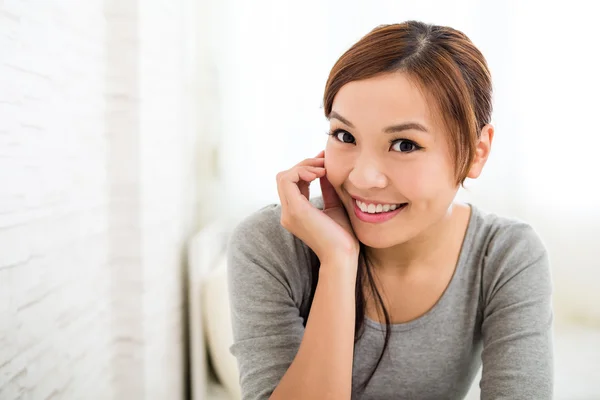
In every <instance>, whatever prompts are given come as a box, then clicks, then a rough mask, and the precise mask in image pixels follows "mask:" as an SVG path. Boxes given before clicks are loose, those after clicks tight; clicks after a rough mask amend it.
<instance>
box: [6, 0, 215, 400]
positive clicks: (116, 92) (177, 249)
mask: <svg viewBox="0 0 600 400" xmlns="http://www.w3.org/2000/svg"><path fill="white" fill-rule="evenodd" d="M199 12H200V9H199V7H197V6H196V2H194V1H192V0H181V1H176V2H174V1H166V0H162V1H161V0H154V1H145V2H137V1H133V0H127V1H123V0H105V1H102V0H89V1H85V2H68V3H66V2H61V1H45V2H21V1H2V2H0V398H2V399H7V400H9V399H17V398H31V399H44V398H51V397H52V398H65V399H110V398H115V399H134V398H147V399H165V398H169V399H171V398H173V399H176V398H182V397H183V395H184V393H185V385H186V383H185V373H184V372H185V362H186V361H185V358H186V349H185V345H184V341H185V325H184V322H183V321H184V313H185V298H184V295H185V292H184V290H185V285H184V281H183V279H184V273H185V263H184V257H185V242H186V240H187V238H188V237H189V235H190V234H191V233H193V232H194V231H195V229H196V228H197V227H198V225H199V223H200V222H201V219H202V215H201V214H200V208H199V199H200V197H199V196H200V194H202V195H205V196H209V194H210V193H209V192H208V191H206V190H205V187H203V186H201V184H200V183H201V182H202V178H203V177H204V178H206V180H208V181H210V179H208V178H210V175H208V174H207V172H203V173H202V174H201V173H200V168H202V164H200V165H199V162H198V161H197V160H198V155H199V154H200V155H201V154H202V153H201V152H200V151H199V150H198V148H199V145H200V142H199V140H200V139H199V138H200V136H199V133H200V129H202V128H204V126H203V125H202V124H201V123H200V121H199V119H198V118H196V117H195V114H194V107H195V103H197V102H198V99H197V97H198V92H197V91H196V89H197V87H198V82H197V81H196V78H195V76H197V73H196V72H194V71H196V70H198V69H201V68H199V63H200V62H199V53H198V51H197V49H198V48H199V47H198V46H197V44H196V40H197V39H198V38H197V37H196V36H195V35H196V34H197V33H198V32H199V28H197V26H198V25H199V22H200V20H199V17H198V13H199ZM207 177H208V178H207Z"/></svg>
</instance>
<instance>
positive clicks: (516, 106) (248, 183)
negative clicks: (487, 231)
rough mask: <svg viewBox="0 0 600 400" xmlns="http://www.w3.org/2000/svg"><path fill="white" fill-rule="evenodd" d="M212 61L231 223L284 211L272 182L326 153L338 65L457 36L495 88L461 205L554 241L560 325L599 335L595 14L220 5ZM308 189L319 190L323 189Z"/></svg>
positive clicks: (458, 6) (554, 7)
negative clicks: (399, 29)
mask: <svg viewBox="0 0 600 400" xmlns="http://www.w3.org/2000/svg"><path fill="white" fill-rule="evenodd" d="M225 4H226V6H225V7H226V9H227V10H228V13H227V15H226V18H223V19H222V20H220V23H219V26H220V32H221V34H220V38H221V40H222V41H223V45H222V46H221V49H222V50H221V52H219V53H218V60H219V66H220V71H222V74H221V77H220V80H219V82H220V84H219V90H220V92H221V101H220V110H221V118H222V123H223V133H222V135H221V136H220V138H221V142H220V143H221V168H222V170H223V178H224V183H223V184H224V191H223V196H224V201H223V204H226V209H227V213H228V214H236V215H238V216H243V215H246V214H248V213H249V212H251V211H253V210H255V209H257V208H259V207H261V206H262V205H264V204H267V203H271V202H277V201H278V196H277V190H276V185H275V175H276V174H277V172H279V171H281V170H283V169H287V168H290V167H291V166H293V165H294V164H296V163H297V162H299V161H301V160H302V159H304V158H306V157H310V156H312V155H314V154H316V153H317V152H318V151H319V150H321V149H322V148H323V147H324V145H325V140H326V136H325V134H324V132H325V131H326V130H327V128H328V125H327V123H326V121H325V119H324V116H323V110H322V95H323V89H324V86H325V82H326V79H327V76H328V74H329V70H330V68H331V67H332V66H333V64H334V62H335V61H336V59H337V58H338V57H339V56H340V55H341V54H342V53H343V52H344V51H345V50H346V49H347V48H348V47H350V46H351V45H352V44H353V43H354V42H356V41H357V40H358V39H359V38H360V37H361V36H363V35H364V34H366V33H367V32H368V31H370V30H371V29H373V28H374V27H375V26H377V25H379V24H382V23H392V22H401V21H404V20H408V19H418V20H423V21H425V22H430V23H435V24H442V25H449V26H453V27H455V28H458V29H460V30H463V31H464V32H465V33H466V34H467V35H468V36H469V37H470V38H471V39H472V40H473V41H474V43H475V44H476V45H477V46H478V47H479V48H480V49H481V50H482V52H483V53H484V55H485V56H486V58H487V60H488V63H489V65H490V68H491V71H492V76H493V80H494V91H495V94H494V97H495V104H494V107H495V109H494V116H493V122H494V125H495V127H496V135H495V139H494V148H493V152H492V156H491V158H490V160H489V162H488V164H487V165H486V168H485V171H484V174H483V176H482V177H481V178H480V179H478V180H476V181H470V182H467V188H468V189H469V190H468V191H462V192H461V193H460V195H459V197H460V198H461V199H463V200H468V201H472V202H474V203H475V204H477V205H479V206H480V207H482V208H485V209H487V210H489V211H492V212H496V213H499V214H503V215H508V216H514V217H518V218H522V219H525V220H527V221H529V222H530V223H532V224H533V225H534V227H535V228H537V230H538V232H539V233H540V235H541V236H542V237H543V239H544V240H545V241H546V244H547V246H548V248H549V251H550V256H551V259H552V262H553V274H554V280H555V294H556V297H555V299H556V310H557V316H558V317H559V318H566V319H577V320H586V321H592V322H593V321H595V322H593V323H595V324H600V292H598V291H597V289H596V286H597V282H598V281H600V252H599V251H598V246H597V245H596V244H595V239H596V238H597V237H598V234H599V233H600V206H598V204H600V180H598V178H597V174H598V172H600V158H599V157H598V156H597V155H596V153H597V149H598V147H600V128H599V126H598V124H597V123H596V122H595V120H594V116H595V113H596V112H597V110H598V109H599V108H600V101H599V100H598V96H597V93H598V92H599V91H600V78H599V76H598V74H597V73H596V72H595V68H596V66H597V65H598V57H597V55H596V54H597V52H595V51H594V50H595V48H596V47H597V43H596V41H595V37H596V36H597V34H596V31H595V28H594V26H595V22H596V19H597V15H598V14H597V12H595V11H594V6H593V5H590V4H589V3H585V2H583V1H579V0H577V1H572V2H555V3H548V2H542V1H539V0H535V1H527V2H519V1H507V2H488V1H483V0H462V1H451V2H448V1H435V0H430V1H419V2H398V1H392V0H389V1H388V0H378V1H374V2H369V3H368V4H367V3H365V2H359V1H341V0H329V1H326V2H323V1H316V0H309V1H305V2H301V3H298V2H281V1H276V0H260V1H254V2H251V3H248V2H245V1H242V0H226V1H225ZM314 191H315V192H318V185H315V187H314Z"/></svg>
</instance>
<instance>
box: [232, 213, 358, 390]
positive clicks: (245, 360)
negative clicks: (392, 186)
mask: <svg viewBox="0 0 600 400" xmlns="http://www.w3.org/2000/svg"><path fill="white" fill-rule="evenodd" d="M268 213H270V214H271V215H270V217H269V218H268V221H264V219H265V216H267V214H268ZM260 215H262V217H260ZM265 222H268V223H266V224H265ZM297 250H298V241H297V239H293V236H292V235H291V234H289V233H288V232H287V231H285V230H284V229H283V228H282V227H281V226H280V225H279V216H278V215H275V212H273V210H271V211H268V212H267V213H265V212H262V213H260V214H258V215H257V216H255V217H252V218H250V219H249V220H247V221H245V222H244V223H243V224H241V225H240V226H239V227H238V228H237V229H236V231H235V232H234V234H233V236H232V239H231V241H230V250H229V262H228V276H229V292H230V298H231V311H232V323H233V330H234V332H233V333H234V344H233V346H232V347H231V352H232V354H233V355H234V356H235V357H236V359H237V362H238V367H239V373H240V385H241V389H242V398H243V399H244V400H246V399H253V400H254V399H267V398H269V396H271V398H273V399H286V400H287V399H316V398H318V399H326V398H332V399H333V398H335V399H349V398H350V391H351V378H352V357H353V346H354V312H355V311H354V307H355V303H354V287H355V279H356V265H345V264H347V263H348V262H346V261H340V262H339V263H337V264H323V265H321V268H320V273H319V283H318V285H317V289H316V292H315V296H314V299H313V304H312V308H311V312H310V317H309V318H308V321H307V323H306V329H304V326H303V320H302V317H301V316H300V311H299V307H298V304H299V300H296V301H295V300H294V298H293V296H292V293H293V292H294V284H295V283H297V282H298V281H300V280H302V275H301V274H300V273H301V272H303V271H299V272H298V271H297V270H299V269H301V268H303V267H304V268H306V269H308V268H309V265H308V263H307V260H305V259H304V258H303V257H302V255H301V254H298V252H297ZM300 253H301V252H300ZM298 264H300V265H298ZM306 273H308V271H306ZM299 291H300V289H297V288H296V292H299ZM297 303H298V304H297Z"/></svg>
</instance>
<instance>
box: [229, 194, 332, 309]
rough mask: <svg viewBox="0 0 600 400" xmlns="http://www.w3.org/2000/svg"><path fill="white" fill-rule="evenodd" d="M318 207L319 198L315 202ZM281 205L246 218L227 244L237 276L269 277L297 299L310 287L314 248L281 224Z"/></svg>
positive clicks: (232, 273)
mask: <svg viewBox="0 0 600 400" xmlns="http://www.w3.org/2000/svg"><path fill="white" fill-rule="evenodd" d="M312 202H313V204H315V206H317V207H318V206H319V204H320V203H319V200H318V199H315V200H314V201H312ZM280 221H281V205H279V204H269V205H267V206H265V207H263V208H261V209H259V210H257V211H255V212H253V213H252V214H250V215H249V216H247V217H246V218H244V219H243V220H242V221H241V222H240V223H239V224H238V225H237V226H236V227H235V229H234V230H233V231H232V234H231V236H230V238H229V243H228V250H227V252H228V269H229V273H230V275H231V276H232V277H235V279H240V280H250V275H260V276H268V277H270V278H269V279H275V280H277V281H279V282H280V283H281V284H283V285H284V286H285V287H286V288H287V289H288V290H289V292H290V294H291V295H292V296H293V297H294V298H295V299H296V300H298V301H301V300H302V298H303V297H302V296H303V293H304V292H306V290H308V289H309V288H310V287H309V282H310V279H311V266H312V265H314V264H315V263H316V262H317V260H316V256H315V255H314V253H313V252H312V250H311V249H310V248H309V247H308V246H306V244H304V242H302V241H301V240H300V239H298V238H297V237H295V236H294V235H293V234H291V233H290V232H289V231H287V230H286V229H285V228H284V227H283V226H282V225H281V222H280Z"/></svg>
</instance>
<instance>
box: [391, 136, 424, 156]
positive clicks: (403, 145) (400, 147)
mask: <svg viewBox="0 0 600 400" xmlns="http://www.w3.org/2000/svg"><path fill="white" fill-rule="evenodd" d="M419 149H420V147H419V146H418V145H417V144H416V143H415V142H411V141H410V140H405V139H401V140H396V141H395V142H394V143H393V144H392V150H394V151H399V152H401V153H412V152H413V151H415V150H419Z"/></svg>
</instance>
